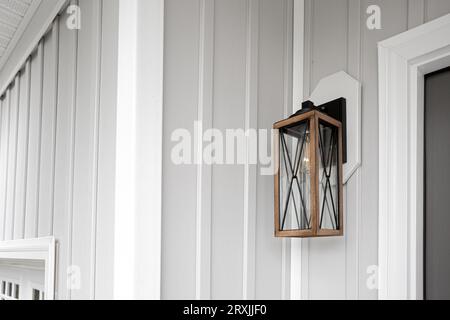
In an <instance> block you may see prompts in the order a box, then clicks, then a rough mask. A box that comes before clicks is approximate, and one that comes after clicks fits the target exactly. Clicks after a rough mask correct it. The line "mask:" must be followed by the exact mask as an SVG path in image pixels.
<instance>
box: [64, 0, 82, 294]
mask: <svg viewBox="0 0 450 320" xmlns="http://www.w3.org/2000/svg"><path fill="white" fill-rule="evenodd" d="M70 3H71V5H79V2H78V0H71V2H70ZM74 32H75V39H74V42H75V45H74V48H73V50H74V52H73V55H74V57H75V63H74V83H73V96H72V116H71V119H72V132H71V133H70V134H71V142H70V148H71V153H70V154H71V157H70V166H69V168H70V182H69V199H68V210H67V211H68V213H69V214H68V216H69V219H68V220H69V221H68V222H69V223H68V224H67V239H68V244H67V268H68V269H69V268H71V267H72V261H73V258H72V256H73V218H74V214H73V212H74V181H75V143H76V129H77V103H78V99H77V91H78V67H79V66H78V65H79V63H78V60H79V59H78V52H79V51H78V48H79V46H80V43H79V31H78V30H74ZM64 271H65V270H64ZM67 299H69V300H70V299H72V288H71V287H69V286H68V287H67Z"/></svg>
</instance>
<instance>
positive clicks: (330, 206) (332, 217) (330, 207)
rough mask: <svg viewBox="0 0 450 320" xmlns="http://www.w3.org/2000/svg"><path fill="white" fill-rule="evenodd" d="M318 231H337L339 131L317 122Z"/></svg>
mask: <svg viewBox="0 0 450 320" xmlns="http://www.w3.org/2000/svg"><path fill="white" fill-rule="evenodd" d="M318 138H319V141H318V144H319V146H318V147H319V152H318V158H319V159H318V161H319V172H318V178H319V181H318V183H319V229H323V230H339V229H340V221H339V131H338V128H337V127H335V126H333V125H331V124H328V123H326V122H324V121H319V137H318Z"/></svg>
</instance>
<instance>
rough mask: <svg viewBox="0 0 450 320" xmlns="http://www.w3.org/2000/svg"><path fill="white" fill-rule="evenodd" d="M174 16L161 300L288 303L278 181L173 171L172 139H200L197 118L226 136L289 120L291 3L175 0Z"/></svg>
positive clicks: (169, 39)
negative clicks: (277, 232)
mask: <svg viewBox="0 0 450 320" xmlns="http://www.w3.org/2000/svg"><path fill="white" fill-rule="evenodd" d="M165 19H166V23H165V28H166V39H165V43H166V44H165V46H166V51H165V75H164V76H165V99H164V112H165V113H164V129H165V130H164V158H163V159H164V160H163V163H164V167H163V249H162V253H163V256H162V260H163V266H162V272H163V277H162V297H163V298H175V299H178V298H190V299H193V298H199V297H200V298H208V297H211V298H212V299H220V298H236V299H244V298H273V299H279V298H281V297H282V296H283V295H282V278H283V272H282V264H283V263H282V260H281V256H282V255H281V248H282V240H280V239H275V238H274V237H273V201H272V198H273V177H267V176H260V174H259V169H260V167H259V166H258V167H256V166H251V165H246V166H245V165H235V166H233V165H232V166H227V165H213V166H209V165H205V164H204V165H181V166H177V165H174V164H173V163H172V160H171V151H172V147H173V146H174V144H175V142H173V141H171V135H172V133H173V131H174V130H176V129H179V128H185V129H187V130H189V131H190V132H191V134H192V137H194V135H193V122H194V121H195V120H202V122H203V129H204V130H206V129H208V128H210V127H213V128H218V129H221V130H222V131H223V133H225V129H245V128H262V129H270V128H271V127H272V125H273V122H274V121H275V120H276V119H281V118H282V117H284V116H285V114H284V110H285V108H287V105H289V106H291V105H292V102H291V101H292V98H291V96H292V94H291V90H292V88H291V87H292V84H291V82H292V70H291V69H292V53H291V51H292V1H290V0H287V1H285V0H283V1H279V0H278V1H273V0H264V1H222V0H216V1H185V2H182V3H180V2H179V1H166V17H165ZM174 92H176V93H177V94H173V93H174ZM267 143H268V147H269V146H270V137H269V139H268V141H267ZM206 145H207V143H204V144H203V147H205V146H206ZM197 147H198V146H197ZM195 150H196V149H195ZM195 150H194V152H195ZM267 152H270V150H268V151H267ZM211 179H212V180H211ZM174 199H176V200H174ZM179 239H183V240H182V241H180V240H179ZM180 283H181V284H182V285H180Z"/></svg>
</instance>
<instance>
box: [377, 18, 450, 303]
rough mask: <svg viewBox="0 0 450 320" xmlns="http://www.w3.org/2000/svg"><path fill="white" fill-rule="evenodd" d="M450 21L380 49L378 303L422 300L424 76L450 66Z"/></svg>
mask: <svg viewBox="0 0 450 320" xmlns="http://www.w3.org/2000/svg"><path fill="white" fill-rule="evenodd" d="M449 34H450V15H446V16H443V17H441V18H439V19H436V20H434V21H432V22H429V23H426V24H424V25H422V26H419V27H417V28H414V29H412V30H410V31H407V32H405V33H402V34H400V35H397V36H395V37H393V38H390V39H388V40H385V41H382V42H380V43H379V44H378V50H379V103H380V110H379V112H380V113H379V117H380V118H379V126H380V127H379V129H380V130H379V152H380V154H379V157H380V159H379V160H380V167H379V169H380V178H379V249H378V250H379V298H380V299H423V172H424V168H423V165H424V161H423V158H424V122H423V121H424V75H425V74H427V73H430V72H433V71H436V70H439V69H442V68H444V67H446V66H449V65H450V37H449V36H448V35H449Z"/></svg>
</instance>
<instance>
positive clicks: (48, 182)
mask: <svg viewBox="0 0 450 320" xmlns="http://www.w3.org/2000/svg"><path fill="white" fill-rule="evenodd" d="M58 33H59V25H58V21H57V20H56V21H55V22H54V24H53V26H52V29H51V31H50V32H49V33H48V34H47V35H46V37H45V39H44V73H43V88H42V123H41V147H40V160H39V163H40V167H39V190H40V192H39V207H38V212H39V219H38V222H39V225H38V237H40V238H41V237H47V236H50V235H52V234H53V205H54V203H53V196H54V190H55V180H54V179H55V148H56V145H55V142H56V141H55V138H56V116H57V110H56V102H57V101H56V99H57V83H58V50H59V41H58V40H59V36H58Z"/></svg>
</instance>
